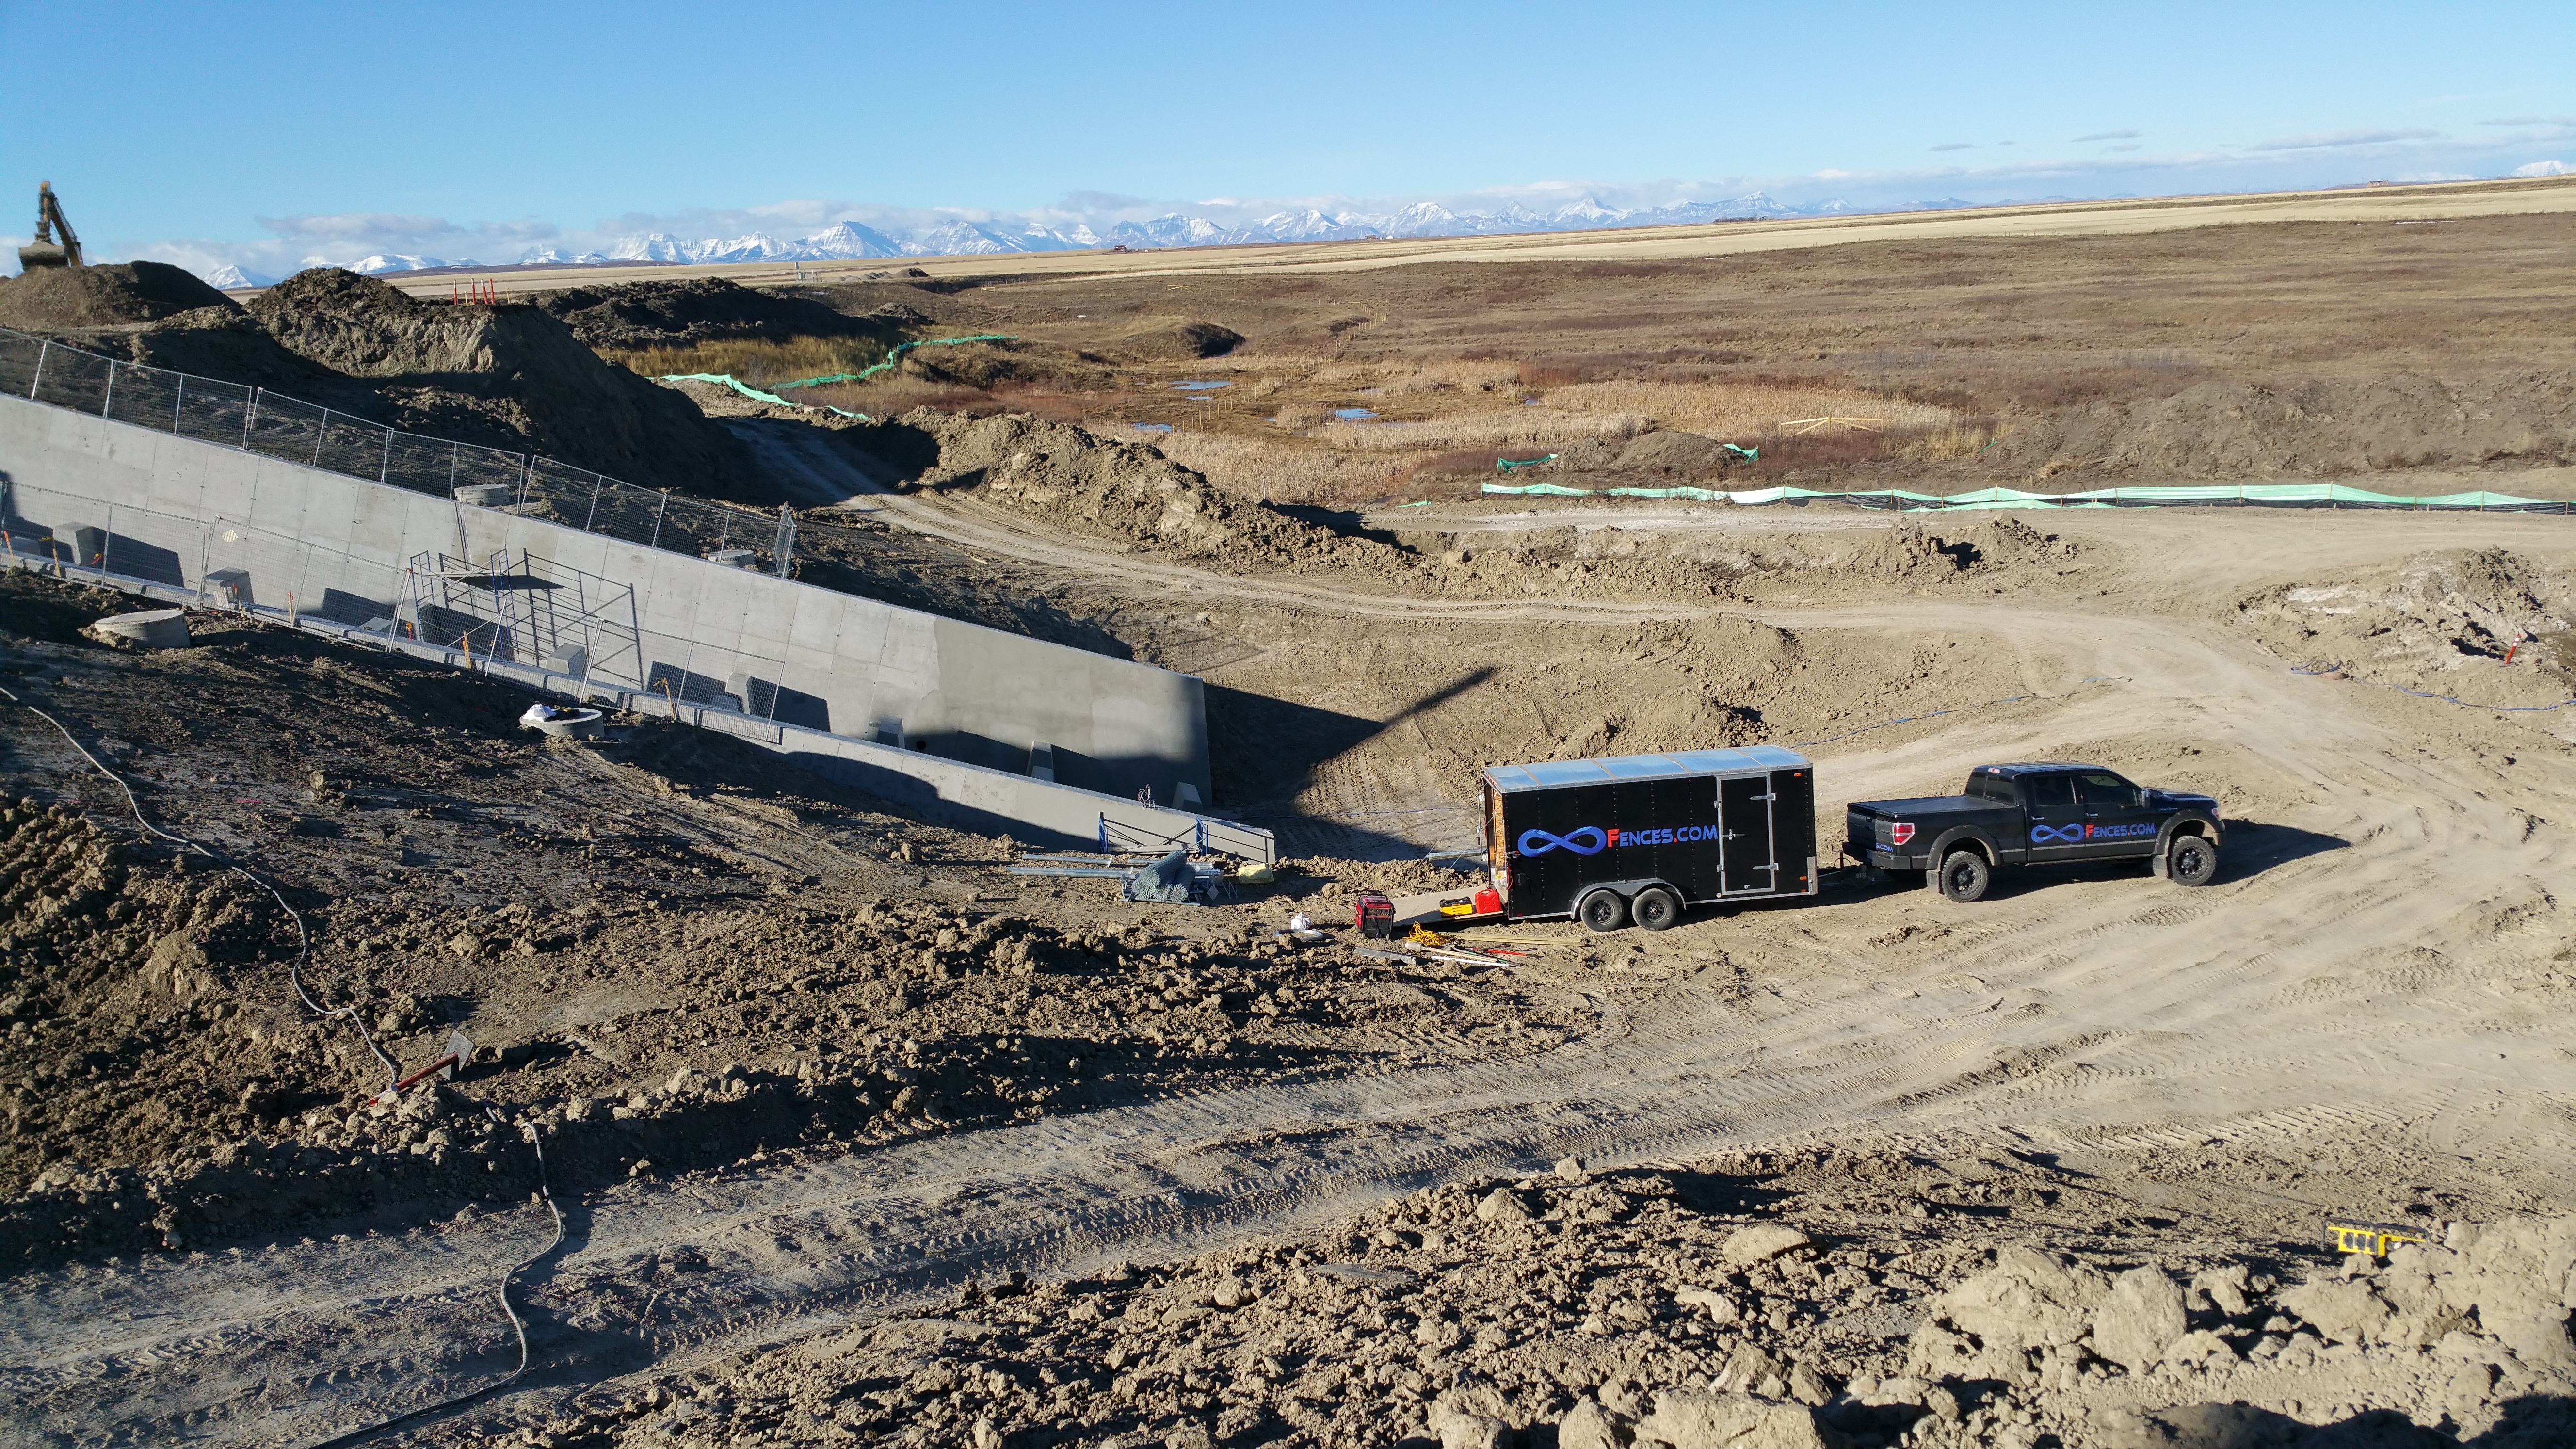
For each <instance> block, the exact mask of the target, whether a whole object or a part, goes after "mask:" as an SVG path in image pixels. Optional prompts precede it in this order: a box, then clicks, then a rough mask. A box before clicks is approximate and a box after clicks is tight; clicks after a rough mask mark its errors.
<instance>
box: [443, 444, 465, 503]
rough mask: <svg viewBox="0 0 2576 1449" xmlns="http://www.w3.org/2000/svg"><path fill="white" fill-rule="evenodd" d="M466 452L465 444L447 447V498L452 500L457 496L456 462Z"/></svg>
mask: <svg viewBox="0 0 2576 1449" xmlns="http://www.w3.org/2000/svg"><path fill="white" fill-rule="evenodd" d="M464 451H465V445H464V444H463V443H450V444H448V445H447V496H448V497H450V498H453V497H455V496H456V460H457V458H458V457H459V456H460V455H461V454H463V453H464Z"/></svg>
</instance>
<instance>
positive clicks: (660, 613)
mask: <svg viewBox="0 0 2576 1449" xmlns="http://www.w3.org/2000/svg"><path fill="white" fill-rule="evenodd" d="M0 490H5V491H4V492H0V532H6V533H7V534H8V535H9V537H8V539H7V541H6V544H5V547H6V549H7V550H8V552H9V553H10V554H12V555H14V556H15V557H16V558H17V559H19V560H20V561H21V562H22V563H23V562H28V561H32V560H34V559H37V558H46V559H59V560H64V561H67V562H68V563H69V564H70V565H71V566H72V567H73V568H74V569H75V570H76V571H77V572H80V573H83V574H86V575H89V576H91V577H95V578H97V579H99V581H100V582H103V583H108V584H111V585H115V586H119V587H124V588H128V589H131V590H134V591H137V592H144V593H148V594H151V595H154V596H157V597H162V598H168V599H173V600H182V601H188V602H197V601H201V600H205V599H208V598H209V597H210V596H211V598H212V599H213V600H214V601H216V602H221V603H224V604H227V605H232V606H238V607H242V608H246V609H250V610H252V611H254V612H256V613H259V614H261V615H263V616H267V617H273V618H279V619H284V618H287V617H289V616H290V615H292V616H294V617H295V618H297V619H298V620H299V621H300V622H302V623H304V624H306V625H308V626H311V627H314V628H317V629H320V630H323V631H326V632H353V631H355V630H357V629H359V628H360V627H361V626H364V625H366V624H367V623H368V622H369V621H370V620H387V619H395V618H405V617H412V614H411V611H410V605H411V602H412V600H413V599H414V598H415V596H416V592H417V589H418V586H419V581H418V580H417V579H415V578H414V577H412V575H411V573H410V563H411V560H412V559H413V558H414V557H415V556H417V555H421V554H433V555H442V554H443V555H448V556H452V557H456V558H461V559H471V560H477V561H481V560H487V559H490V558H492V557H493V556H494V555H496V554H501V553H505V552H506V553H508V554H510V555H513V556H515V555H518V554H520V553H522V552H524V553H525V555H526V556H527V558H528V559H530V560H532V561H534V563H535V564H536V565H537V566H540V567H542V568H546V569H551V570H554V571H556V573H557V574H558V576H561V575H568V574H569V573H570V572H571V571H578V572H579V573H580V574H583V575H589V576H592V578H593V580H595V581H600V580H604V581H608V582H609V583H610V584H611V585H615V586H623V588H631V590H632V594H631V600H627V601H625V607H626V608H627V610H628V618H629V621H630V627H631V631H632V637H633V638H634V639H635V641H636V643H637V647H636V649H634V650H632V651H630V652H629V653H628V654H627V655H626V656H625V657H622V658H617V659H611V660H599V661H593V662H591V663H589V664H587V665H584V666H576V667H575V668H574V669H572V670H571V671H566V670H563V669H555V670H549V669H548V668H546V667H545V661H535V662H531V661H529V660H526V659H518V660H513V659H510V658H507V657H504V658H501V659H494V658H491V657H490V651H489V646H488V643H487V646H486V650H485V653H484V657H482V658H476V659H471V660H470V662H471V663H472V664H473V665H474V666H475V667H479V668H482V669H484V670H486V671H487V672H491V673H494V674H499V675H504V676H507V677H512V678H518V679H521V680H522V682H524V683H527V684H529V685H531V686H532V687H537V688H547V689H552V690H555V691H557V692H561V693H567V694H578V695H583V696H586V697H591V698H596V699H600V700H602V701H603V702H610V703H616V704H619V705H620V706H621V707H631V708H636V709H647V710H653V711H656V712H660V711H665V710H667V711H669V712H671V713H672V714H674V715H675V716H677V717H680V718H683V719H685V720H687V721H689V722H691V723H695V724H700V725H703V726H705V727H707V728H712V729H722V730H725V731H727V732H728V733H733V734H738V735H741V736H743V737H744V738H747V739H749V740H751V741H752V742H753V743H755V744H758V745H760V746H762V747H763V748H766V749H771V750H775V751H778V752H779V753H782V754H784V755H787V756H788V757H789V758H791V759H794V760H795V761H797V762H798V763H799V764H802V765H805V766H807V767H808V768H811V769H813V770H815V772H816V773H819V774H822V775H824V776H826V777H827V778H833V779H838V780H841V781H843V782H845V783H848V784H851V785H854V786H857V787H859V788H862V789H865V790H867V791H869V792H870V793H872V794H876V795H880V796H883V797H885V798H887V799H890V800H895V801H899V802H902V803H905V804H907V805H910V806H913V807H914V808H917V809H921V810H923V811H925V813H928V814H931V815H933V816H935V817H937V818H940V819H943V820H945V821H947V822H948V823H953V824H959V825H963V826H967V827H970V828H976V829H981V830H984V831H987V832H991V833H1006V834H1011V835H1014V836H1017V837H1020V838H1023V839H1040V840H1044V841H1045V843H1049V844H1070V843H1074V842H1076V841H1091V840H1094V839H1096V838H1097V836H1098V834H1099V831H1100V829H1101V822H1102V820H1103V818H1104V817H1106V818H1107V819H1109V820H1110V821H1112V822H1113V830H1114V831H1118V830H1123V831H1124V832H1126V833H1127V834H1128V835H1129V836H1130V837H1137V838H1141V837H1145V836H1152V837H1158V838H1172V837H1175V836H1179V835H1183V834H1191V833H1194V832H1195V831H1196V830H1197V829H1199V828H1201V827H1200V826H1199V818H1198V817H1197V816H1195V815H1194V814H1192V813H1188V812H1178V811H1172V810H1167V809H1157V808H1154V807H1151V806H1147V805H1144V804H1142V803H1141V802H1139V801H1137V800H1136V799H1135V798H1134V797H1135V795H1136V794H1137V793H1138V792H1139V791H1140V790H1144V789H1147V788H1150V789H1151V790H1152V792H1153V796H1154V798H1155V799H1156V800H1158V801H1163V802H1173V801H1176V800H1179V801H1183V802H1186V801H1187V800H1188V799H1189V797H1188V796H1185V795H1183V794H1182V793H1181V791H1180V790H1179V788H1178V787H1180V786H1184V785H1186V786H1188V787H1190V790H1191V791H1193V792H1195V795H1196V797H1197V798H1199V799H1204V798H1205V797H1206V794H1207V790H1208V764H1207V729H1206V721H1205V714H1204V705H1203V702H1202V694H1201V688H1200V684H1199V681H1198V680H1196V679H1194V678H1191V677H1190V676H1188V675H1182V674H1174V673H1171V672H1170V671H1167V670H1161V669H1155V668H1152V667H1150V666H1147V665H1141V664H1133V663H1129V662H1127V661H1124V660H1117V659H1111V658H1108V657H1107V656H1105V655H1098V654H1092V653H1089V652H1087V651H1084V650H1078V649H1068V648H1065V647H1063V646H1061V645H1055V644H1047V643H1042V642H1040V641H1037V640H1034V639H1028V638H1024V637H1022V636H1020V635H1016V634H1008V633H1004V632H1002V631H1000V630H996V629H986V628H982V627H980V626H977V625H972V624H961V623H958V622H956V621H954V620H950V619H943V618H939V617H937V616H935V615H930V614H923V613H919V612H916V611H913V610H909V609H900V608H896V607H894V606H892V605H889V604H883V603H878V602H876V601H874V600H869V599H860V598H855V597H852V596H850V595H847V594H841V593H836V592H833V591H831V590H828V589H819V588H814V587H812V586H809V585H805V584H799V583H795V582H793V581H790V580H785V579H778V578H772V577H769V576H767V575H764V574H757V573H751V572H747V571H744V570H741V569H734V568H727V567H724V566H721V565H717V564H711V563H708V562H706V561H704V560H701V559H695V558H690V557H687V556H685V555H681V554H673V553H667V552H663V551H660V550H656V549H651V548H645V547H640V546H637V545H633V544H627V543H623V542H621V541H619V540H617V539H613V538H608V537H603V536H601V535H598V534H591V533H584V532H581V531H579V530H576V529H570V528H565V527H562V526H560V525H556V524H551V523H546V522H543V521H541V520H536V519H528V518H521V517H518V516H516V515H514V514H510V513H506V512H501V511H497V510H493V509H487V508H478V507H473V506H470V505H464V504H459V503H456V502H454V501H452V500H449V499H444V498H437V497H432V496H429V495H426V494H421V493H414V492H411V491H408V490H406V489H401V488H393V487H387V486H385V485H383V484H379V483H373V482H369V481H366V480H363V479H354V478H348V477H343V476H341V475H339V474H336V473H329V472H324V471H321V470H318V469H314V468H307V467H301V466H298V465H296V464H292V463H286V462H280V461H278V460H275V459H271V458H265V457H261V456H259V455H257V454H252V453H247V452H242V451H239V450H237V449H232V448H227V447H223V446H221V445H218V444H212V443H204V442H199V441H196V440H194V439H188V438H180V437H174V436H171V435H168V434H164V433H159V432H154V431H152V430H149V429H145V428H137V427H132V426H128V425H126V424H122V423H116V422H110V421H107V420H104V419H101V418H96V417H90V416H86V415H83V414H79V413H73V412H67V411H64V410H62V409H58V408H53V407H48V406H45V405H42V404H38V403H33V402H28V401H25V400H23V399H18V398H0ZM612 597H618V598H622V594H621V593H620V592H619V591H617V590H612ZM365 637H367V638H368V641H369V642H372V643H377V644H380V645H383V646H386V647H393V648H399V649H401V650H403V651H404V652H407V653H419V654H424V655H427V656H430V657H437V658H442V659H444V660H446V661H447V662H450V663H456V664H460V665H462V664H466V663H468V662H469V653H470V651H469V650H461V649H453V648H438V647H435V646H433V645H429V644H424V643H421V642H418V641H416V640H406V639H402V638H399V637H386V636H385V635H384V634H383V633H382V632H379V633H377V634H374V635H369V636H365ZM484 637H485V638H486V639H487V641H488V640H489V639H490V638H491V636H490V635H488V634H487V635H486V636H484ZM556 662H557V663H561V662H562V661H556ZM746 706H749V707H750V708H749V710H748V711H746V708H745V707H746ZM1040 746H1046V747H1048V749H1047V752H1046V754H1045V755H1042V756H1041V757H1040V760H1041V762H1042V763H1051V765H1052V767H1053V778H1052V780H1048V779H1041V778H1036V777H1033V776H1031V775H1030V774H1029V773H1028V770H1029V768H1030V763H1031V752H1032V751H1033V750H1036V749H1037V748H1038V747H1040ZM1130 817H1133V818H1132V819H1131V818H1130ZM1118 822H1123V824H1120V823H1118ZM1204 828H1206V829H1211V830H1214V831H1217V832H1218V833H1219V834H1220V835H1222V836H1224V837H1225V840H1224V843H1221V844H1217V845H1216V848H1219V849H1228V850H1233V851H1235V852H1236V853H1238V854H1244V855H1249V856H1254V857H1256V858H1262V859H1267V858H1268V857H1269V856H1270V854H1271V846H1270V843H1269V838H1268V835H1267V832H1260V831H1248V830H1245V829H1244V828H1243V827H1240V826H1233V825H1231V824H1229V823H1227V822H1223V821H1215V820H1209V821H1207V822H1205V827H1204ZM1211 843H1215V842H1211Z"/></svg>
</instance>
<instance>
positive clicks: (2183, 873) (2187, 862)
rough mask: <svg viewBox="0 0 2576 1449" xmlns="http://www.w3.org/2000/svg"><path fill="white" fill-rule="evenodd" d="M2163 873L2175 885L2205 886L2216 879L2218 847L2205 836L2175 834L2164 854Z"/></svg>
mask: <svg viewBox="0 0 2576 1449" xmlns="http://www.w3.org/2000/svg"><path fill="white" fill-rule="evenodd" d="M2165 875H2166V876H2167V877H2168V878H2169V879H2171V880H2172V881H2173V883H2174V884H2176V885H2187V886H2205V885H2207V884H2209V883H2210V882H2211V881H2213V880H2216V879H2218V847H2217V845H2216V844H2214V843H2212V842H2211V841H2210V840H2209V839H2208V838H2207V837H2206V836H2200V835H2177V836H2175V837H2174V843H2173V849H2172V850H2170V851H2168V852H2167V853H2166V855H2165Z"/></svg>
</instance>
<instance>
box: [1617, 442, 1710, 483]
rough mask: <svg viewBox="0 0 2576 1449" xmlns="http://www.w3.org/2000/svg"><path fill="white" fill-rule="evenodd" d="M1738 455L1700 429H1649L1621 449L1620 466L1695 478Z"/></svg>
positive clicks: (1687, 479) (1682, 478) (1675, 477)
mask: <svg viewBox="0 0 2576 1449" xmlns="http://www.w3.org/2000/svg"><path fill="white" fill-rule="evenodd" d="M1731 461H1737V455H1736V454H1733V453H1730V452H1728V451H1726V449H1724V448H1722V447H1720V446H1719V445H1718V444H1717V443H1715V442H1713V441H1711V440H1710V439H1707V438H1703V437H1701V436H1700V435H1699V434H1697V433H1647V434H1645V435H1644V436H1643V437H1640V438H1637V439H1635V440H1634V441H1632V442H1630V443H1629V444H1628V446H1627V447H1625V448H1623V449H1621V450H1620V452H1619V467H1620V468H1621V469H1622V470H1625V471H1629V472H1637V473H1653V474H1659V475H1661V476H1663V477H1666V478H1670V479H1672V480H1673V481H1675V482H1693V481H1696V480H1698V479H1701V478H1706V477H1709V476H1710V475H1712V474H1715V473H1719V472H1723V471H1724V470H1725V468H1726V465H1727V464H1728V463H1729V462H1731Z"/></svg>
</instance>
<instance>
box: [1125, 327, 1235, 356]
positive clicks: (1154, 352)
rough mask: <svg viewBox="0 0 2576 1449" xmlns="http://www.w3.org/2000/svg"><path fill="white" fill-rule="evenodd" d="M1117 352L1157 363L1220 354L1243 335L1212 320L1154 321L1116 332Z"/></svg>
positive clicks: (1232, 347) (1230, 348)
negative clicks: (1127, 330)
mask: <svg viewBox="0 0 2576 1449" xmlns="http://www.w3.org/2000/svg"><path fill="white" fill-rule="evenodd" d="M1112 345H1113V346H1115V347H1116V348H1117V350H1119V351H1120V352H1124V353H1127V354H1129V355H1130V356H1134V357H1141V358H1146V359H1149V360H1152V361H1157V362H1193V361H1196V360H1198V359H1199V358H1203V357H1223V356H1225V355H1226V354H1227V353H1229V352H1232V351H1233V350H1234V349H1236V348H1238V347H1241V346H1242V345H1243V334H1242V333H1240V332H1237V331H1235V330H1234V329H1233V328H1231V327H1221V326H1219V325H1217V324H1216V323H1214V322H1200V321H1179V322H1174V321H1158V322H1155V323H1152V324H1150V325H1147V326H1144V327H1139V328H1136V329H1134V330H1133V331H1130V332H1125V333H1122V334H1120V335H1119V337H1118V340H1117V341H1116V342H1115V343H1113V344H1112Z"/></svg>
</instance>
